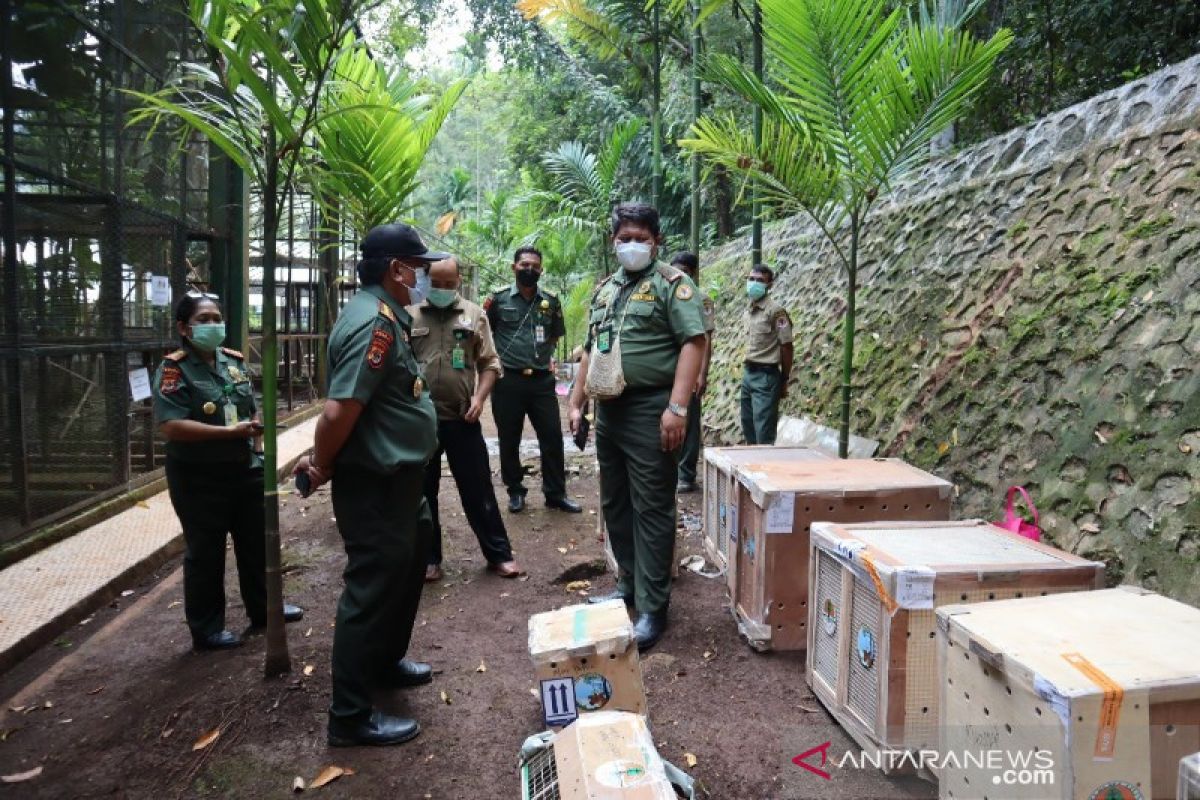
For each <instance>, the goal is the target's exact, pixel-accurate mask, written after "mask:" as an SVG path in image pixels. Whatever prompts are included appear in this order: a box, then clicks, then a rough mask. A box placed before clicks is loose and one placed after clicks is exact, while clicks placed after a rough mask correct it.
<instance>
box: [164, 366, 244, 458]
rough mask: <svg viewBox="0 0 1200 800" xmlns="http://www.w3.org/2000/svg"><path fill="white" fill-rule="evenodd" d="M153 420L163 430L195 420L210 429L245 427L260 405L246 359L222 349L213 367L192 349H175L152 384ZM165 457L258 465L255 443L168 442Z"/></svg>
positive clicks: (227, 441) (221, 441)
mask: <svg viewBox="0 0 1200 800" xmlns="http://www.w3.org/2000/svg"><path fill="white" fill-rule="evenodd" d="M152 387H153V388H152V391H153V395H154V418H155V419H156V420H158V423H159V424H160V425H161V424H162V423H164V422H168V421H170V420H176V419H192V420H196V421H197V422H203V423H205V424H207V425H228V424H230V423H231V422H233V423H237V422H246V421H248V420H250V419H251V418H253V417H254V414H255V412H256V411H257V409H258V405H257V404H256V403H255V401H254V386H253V384H251V382H250V376H249V374H248V373H247V372H246V364H245V361H244V360H243V359H242V354H241V353H239V352H238V351H236V350H230V349H229V348H225V347H222V348H218V349H217V351H216V353H215V354H214V363H213V364H212V365H211V366H210V365H209V364H208V362H207V361H205V360H204V358H202V357H201V356H200V354H199V353H197V352H196V351H195V350H194V349H192V348H191V347H186V348H184V349H182V350H176V351H175V352H173V353H171V354H170V355H169V356H167V357H166V358H165V359H163V362H162V363H161V364H160V365H159V367H158V370H157V371H156V372H155V374H154V382H153V384H152ZM166 449H167V456H168V457H169V458H175V459H178V460H180V461H189V462H208V463H238V464H258V463H260V461H261V460H260V459H259V458H258V457H257V456H255V455H254V450H253V446H252V442H251V439H249V438H247V439H244V440H242V439H224V440H217V441H204V442H171V441H169V442H167V448H166Z"/></svg>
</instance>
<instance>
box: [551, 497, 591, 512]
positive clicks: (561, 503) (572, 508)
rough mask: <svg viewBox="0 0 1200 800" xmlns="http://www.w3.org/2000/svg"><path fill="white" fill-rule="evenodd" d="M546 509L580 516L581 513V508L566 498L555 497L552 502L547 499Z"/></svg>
mask: <svg viewBox="0 0 1200 800" xmlns="http://www.w3.org/2000/svg"><path fill="white" fill-rule="evenodd" d="M546 508H557V509H558V510H559V511H565V512H567V513H568V514H580V513H582V512H583V506H581V505H579V503H576V502H575V501H574V500H569V499H567V498H566V497H556V498H554V499H553V500H549V499H547V500H546Z"/></svg>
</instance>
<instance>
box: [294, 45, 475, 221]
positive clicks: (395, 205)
mask: <svg viewBox="0 0 1200 800" xmlns="http://www.w3.org/2000/svg"><path fill="white" fill-rule="evenodd" d="M467 83H468V81H467V80H465V79H463V80H458V81H455V82H453V83H451V84H450V85H449V86H448V87H447V88H446V90H445V91H444V92H442V94H441V96H439V97H432V96H429V95H424V94H420V93H419V87H418V85H417V83H415V82H413V81H410V80H408V79H407V78H405V77H404V76H403V75H401V74H399V73H397V72H394V71H390V70H388V69H387V68H386V67H384V66H383V65H382V64H380V63H378V62H376V61H375V60H374V59H372V58H371V55H370V53H369V52H367V50H366V49H365V48H363V47H355V48H352V49H349V50H347V51H346V52H345V53H343V54H342V57H341V58H340V59H339V60H338V63H337V67H336V69H335V73H334V79H333V80H331V81H330V83H329V85H328V97H327V98H326V107H327V108H330V109H340V110H341V111H340V113H337V114H326V115H324V116H321V117H320V118H318V121H317V124H316V127H315V129H314V134H315V145H316V150H317V155H318V161H317V163H318V166H317V168H316V170H315V171H314V172H313V174H312V176H311V180H312V183H314V184H315V185H317V186H318V187H319V189H320V191H319V193H318V194H319V196H320V197H321V198H322V199H323V200H324V201H327V202H328V203H329V204H330V205H331V207H330V209H329V210H330V212H332V213H334V214H338V215H340V216H341V218H342V219H344V220H345V221H346V222H347V223H349V227H350V229H351V230H353V231H354V232H355V233H356V234H358V235H359V236H363V235H365V234H366V232H367V231H369V230H370V229H371V228H373V227H375V226H376V225H381V224H383V223H385V222H393V221H395V220H396V219H399V218H400V217H402V216H403V215H404V213H405V212H406V211H407V210H408V208H409V198H410V196H411V195H412V193H413V191H414V190H415V189H416V187H417V171H418V170H419V169H420V167H421V164H422V163H423V162H424V160H425V155H426V153H428V151H429V147H430V145H431V144H433V139H434V137H435V136H436V135H437V132H438V131H439V130H440V129H441V127H442V123H443V122H445V120H446V117H447V115H449V113H450V111H451V110H452V109H453V108H454V104H455V103H456V102H458V99H459V98H460V97H461V96H462V93H463V90H464V89H466V87H467Z"/></svg>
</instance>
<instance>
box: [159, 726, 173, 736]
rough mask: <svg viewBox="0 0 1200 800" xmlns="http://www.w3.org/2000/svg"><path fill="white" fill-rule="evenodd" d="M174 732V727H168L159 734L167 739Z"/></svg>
mask: <svg viewBox="0 0 1200 800" xmlns="http://www.w3.org/2000/svg"><path fill="white" fill-rule="evenodd" d="M174 732H175V729H174V728H167V729H166V730H165V731H163V732H162V733H161V734H159V736H161V737H162V738H163V739H166V738H168V737H170V735H171V734H172V733H174Z"/></svg>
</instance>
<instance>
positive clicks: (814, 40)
mask: <svg viewBox="0 0 1200 800" xmlns="http://www.w3.org/2000/svg"><path fill="white" fill-rule="evenodd" d="M760 2H761V6H762V11H763V35H764V38H765V40H766V45H767V48H768V52H769V54H770V55H771V56H772V57H773V62H772V64H771V74H772V76H773V83H772V85H770V86H769V85H767V84H765V83H764V82H763V81H761V80H759V79H758V78H757V77H756V76H755V75H754V73H753V72H751V71H748V70H746V69H745V68H744V67H743V66H742V65H741V64H739V63H738V62H737V61H735V60H733V59H731V58H728V57H716V58H713V59H711V60H710V61H709V62H708V64H707V70H706V71H707V74H708V76H709V77H710V79H712V80H714V81H715V82H717V83H719V84H722V85H724V86H726V87H728V88H729V89H731V90H733V91H734V92H736V93H737V94H739V95H741V96H742V97H744V98H745V99H746V100H748V101H750V102H751V103H752V104H753V105H754V106H755V107H757V108H760V109H762V112H763V117H764V120H763V136H762V139H761V144H756V141H755V137H754V136H753V131H746V130H745V126H744V125H743V124H742V123H741V121H740V120H738V119H736V118H734V117H733V116H732V115H725V116H716V117H713V116H708V117H705V118H704V119H702V120H701V121H700V122H698V123H697V124H696V125H695V126H694V127H693V131H692V138H690V139H687V140H684V141H681V142H680V145H681V146H683V147H687V148H691V149H692V150H694V151H695V152H698V153H701V154H703V155H704V156H705V157H706V158H708V159H709V160H710V161H712V162H714V163H716V164H720V165H723V166H725V167H727V168H729V169H735V170H739V171H741V172H743V173H745V174H747V176H748V177H749V178H750V179H751V181H752V182H753V184H754V185H755V187H756V188H757V189H758V192H759V196H760V197H761V198H762V199H763V201H764V202H765V203H767V204H768V205H771V206H773V207H774V208H775V209H776V210H778V211H780V212H783V213H802V214H806V215H808V216H809V217H810V218H811V219H812V220H813V222H814V223H815V224H816V225H817V227H818V228H819V229H820V230H821V232H822V233H823V234H824V236H825V237H826V238H827V239H828V240H829V242H830V243H831V245H832V249H833V251H834V252H835V253H836V255H837V258H838V259H839V261H840V262H841V264H842V267H843V269H844V270H845V273H846V278H847V287H846V319H845V335H844V336H845V338H844V342H843V344H844V347H843V354H842V392H841V433H840V437H839V441H838V451H839V455H841V456H842V457H843V458H845V457H846V453H847V449H848V446H849V438H850V399H851V383H850V382H851V377H852V372H853V359H854V322H855V292H856V281H857V279H858V247H859V241H860V239H861V236H862V230H863V224H864V222H865V220H866V218H867V215H868V213H869V211H870V209H871V207H872V205H873V204H874V202H875V201H876V200H877V199H878V198H879V195H880V193H881V192H884V191H887V190H888V189H889V188H890V187H891V186H892V185H893V184H895V182H896V181H897V180H898V179H899V178H900V177H902V176H903V175H905V174H907V173H909V172H910V171H911V170H913V169H914V168H915V167H916V166H918V165H919V164H921V163H922V162H923V161H924V160H926V159H927V158H928V157H929V143H930V141H931V140H932V139H933V137H934V136H935V135H937V134H938V132H939V131H941V130H943V129H944V128H946V127H947V126H948V125H950V124H951V123H952V122H954V121H955V120H956V119H958V118H960V117H961V116H963V114H964V113H965V112H966V111H967V110H968V108H969V106H970V103H971V101H972V99H973V98H974V97H975V95H976V94H977V93H978V92H979V90H980V89H981V88H982V87H983V85H984V83H985V82H986V81H987V78H988V75H989V74H990V73H991V71H992V68H993V66H994V64H995V62H996V58H997V56H999V55H1000V53H1001V52H1002V51H1003V50H1004V48H1005V47H1007V46H1008V44H1009V42H1010V41H1011V40H1012V36H1011V34H1010V33H1009V32H1008V31H1007V30H1000V31H998V32H997V33H996V34H994V35H993V36H992V37H991V38H990V39H988V40H987V41H980V40H977V39H976V38H975V37H974V36H972V35H971V33H970V32H968V31H967V30H966V29H965V25H966V23H967V21H968V19H969V18H970V16H971V14H972V13H973V12H974V11H976V10H977V9H978V8H979V6H980V5H981V4H982V2H983V0H921V2H920V4H919V6H918V8H917V11H916V13H915V14H911V13H908V12H906V11H905V10H904V6H903V5H901V7H899V8H896V9H895V10H889V8H890V7H891V6H892V5H893V4H892V3H890V2H888V0H760Z"/></svg>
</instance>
